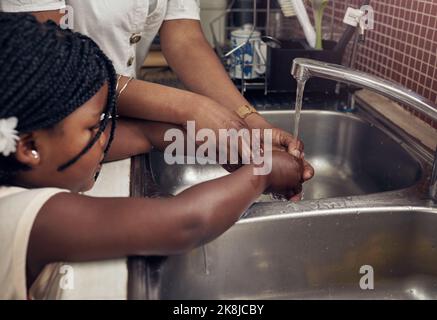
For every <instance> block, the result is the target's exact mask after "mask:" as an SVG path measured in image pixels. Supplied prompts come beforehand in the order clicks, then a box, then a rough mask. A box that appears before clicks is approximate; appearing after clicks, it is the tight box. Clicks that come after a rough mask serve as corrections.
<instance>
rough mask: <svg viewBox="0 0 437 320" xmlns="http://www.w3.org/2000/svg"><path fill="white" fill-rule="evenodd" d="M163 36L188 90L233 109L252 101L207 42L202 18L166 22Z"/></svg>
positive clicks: (170, 59) (168, 54)
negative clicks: (241, 92)
mask: <svg viewBox="0 0 437 320" xmlns="http://www.w3.org/2000/svg"><path fill="white" fill-rule="evenodd" d="M160 35H161V46H162V50H163V53H164V55H165V57H166V59H167V61H168V63H169V64H170V66H171V67H172V69H173V70H174V71H175V72H176V73H177V75H178V77H179V78H180V79H181V80H182V82H183V83H184V85H185V86H186V87H187V88H188V89H190V90H191V91H193V92H196V93H199V94H202V95H205V96H207V97H209V98H211V99H213V100H215V101H217V102H218V103H220V104H222V105H223V106H225V107H226V108H228V109H230V110H235V109H237V108H238V107H239V106H241V105H243V104H246V103H248V102H247V100H246V99H245V98H244V97H243V96H242V95H241V94H240V92H239V91H238V89H237V88H236V87H235V85H234V84H233V82H232V81H231V79H230V78H229V76H228V74H227V73H226V71H225V69H224V67H223V66H222V64H221V62H220V60H219V59H218V57H217V55H216V54H215V52H214V51H213V49H212V48H211V46H210V45H209V44H208V42H207V41H206V39H205V37H204V35H203V33H202V30H201V28H200V24H199V22H198V21H194V20H174V21H166V22H165V23H164V25H163V26H162V28H161V32H160Z"/></svg>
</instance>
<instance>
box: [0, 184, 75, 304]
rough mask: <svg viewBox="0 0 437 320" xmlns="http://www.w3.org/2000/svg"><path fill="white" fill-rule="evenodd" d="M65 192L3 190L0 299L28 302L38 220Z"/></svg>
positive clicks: (0, 203)
mask: <svg viewBox="0 0 437 320" xmlns="http://www.w3.org/2000/svg"><path fill="white" fill-rule="evenodd" d="M60 192H68V191H66V190H62V189H55V188H45V189H33V190H27V189H23V188H17V187H0V256H1V259H0V299H1V300H3V299H20V300H25V299H27V297H28V295H27V289H26V256H27V247H28V243H29V236H30V232H31V231H32V226H33V223H34V221H35V218H36V216H37V214H38V212H39V210H40V209H41V207H42V206H43V205H44V203H46V202H47V200H49V199H50V198H51V197H52V196H54V195H55V194H57V193H60Z"/></svg>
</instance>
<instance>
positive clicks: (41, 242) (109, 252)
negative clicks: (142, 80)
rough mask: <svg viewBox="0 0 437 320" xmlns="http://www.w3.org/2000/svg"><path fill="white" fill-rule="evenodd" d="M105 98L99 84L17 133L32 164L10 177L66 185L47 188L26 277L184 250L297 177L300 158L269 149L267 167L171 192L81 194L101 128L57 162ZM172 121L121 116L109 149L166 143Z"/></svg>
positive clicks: (86, 133)
mask: <svg viewBox="0 0 437 320" xmlns="http://www.w3.org/2000/svg"><path fill="white" fill-rule="evenodd" d="M106 99H107V86H106V85H105V86H104V87H102V89H100V90H99V92H98V93H97V94H96V95H95V96H94V97H93V98H92V99H91V100H89V101H88V102H87V103H85V104H84V105H83V106H81V107H80V108H78V109H77V110H76V111H75V112H73V113H72V114H71V115H70V116H68V117H67V118H65V119H64V120H63V121H62V122H60V123H59V124H57V125H56V126H55V127H54V128H52V129H44V130H38V131H34V132H31V133H29V134H23V135H21V139H20V141H19V143H18V145H17V151H16V154H15V156H16V158H17V160H18V161H20V162H22V163H24V164H26V165H28V166H30V167H31V170H30V171H23V172H20V174H19V175H18V176H17V179H16V181H15V185H18V186H22V187H27V188H43V187H59V188H65V189H68V190H71V191H72V193H67V192H66V193H60V194H57V195H55V196H53V197H52V198H51V199H49V200H48V201H47V202H46V204H45V205H44V206H43V207H42V209H41V210H40V212H39V213H38V215H37V218H36V220H35V222H34V225H33V228H32V232H31V235H30V239H29V247H28V256H27V266H28V284H29V285H30V284H31V283H32V282H33V280H34V279H35V277H36V276H37V275H38V274H39V272H40V271H41V270H42V268H43V267H44V266H45V265H46V264H48V263H51V262H56V261H71V262H76V261H90V260H99V259H110V258H117V257H124V256H128V255H133V254H147V255H169V254H177V253H181V252H185V251H187V250H190V249H192V248H194V247H197V246H199V245H201V244H203V243H205V242H208V241H211V240H213V239H214V238H216V237H217V236H219V235H220V234H221V233H223V232H224V231H225V230H227V229H228V228H229V227H231V226H232V225H233V224H234V223H235V222H236V221H237V220H238V219H239V217H240V216H241V213H242V212H244V211H245V210H246V209H247V208H248V207H249V206H250V204H251V203H253V201H254V200H256V199H257V198H258V197H259V196H260V195H261V194H262V193H263V192H264V191H266V190H270V191H275V192H284V193H290V192H292V190H294V189H295V188H296V187H298V186H299V185H300V184H301V181H302V174H303V164H302V160H301V159H298V158H295V157H293V156H291V155H289V154H288V153H286V152H274V154H273V170H272V172H271V173H270V174H269V175H265V176H257V175H254V165H245V166H243V167H241V168H240V169H238V170H237V171H235V172H234V173H232V174H230V175H228V176H226V177H223V178H220V179H217V180H212V181H209V182H206V183H202V184H199V185H197V186H194V187H192V188H189V189H187V190H185V191H184V192H182V193H180V194H179V195H177V196H175V197H171V198H161V199H148V198H95V197H88V196H83V195H79V194H77V192H81V191H86V190H89V189H90V188H91V187H92V186H93V183H94V175H95V173H96V171H98V170H99V163H100V162H101V160H102V157H103V151H104V148H105V146H106V143H107V138H108V137H107V135H106V134H104V135H102V137H101V139H100V140H99V141H98V142H97V143H96V144H95V145H94V146H93V147H92V148H91V149H90V151H89V152H88V153H87V154H85V155H84V156H83V157H82V158H80V159H79V160H78V161H77V162H76V163H75V164H73V165H72V166H71V167H69V168H67V169H66V170H65V171H62V172H57V168H58V166H59V165H62V164H64V163H65V162H66V161H68V160H70V159H71V158H72V157H74V156H75V155H77V154H78V153H79V152H80V151H81V150H82V149H83V148H84V147H85V145H86V144H87V143H88V141H89V140H90V139H91V138H92V137H93V135H94V134H95V132H96V130H97V129H96V128H97V127H98V123H99V120H100V115H101V112H102V110H103V109H104V106H105V104H106ZM172 126H173V125H171V124H164V123H157V122H142V123H141V122H139V121H138V120H126V121H125V122H123V121H121V122H120V126H119V130H118V131H117V135H116V137H115V140H114V148H111V151H110V153H109V155H108V156H109V158H110V159H121V158H123V157H125V156H131V155H133V154H135V153H136V152H144V151H146V150H148V149H150V147H151V145H152V144H154V145H156V146H157V147H158V148H161V147H163V146H165V143H164V142H163V140H162V136H163V132H165V129H167V128H169V127H172ZM146 128H148V129H149V130H146V131H150V133H149V134H148V135H147V137H145V136H144V134H143V132H144V130H145V129H146ZM119 133H121V134H119ZM128 138H135V139H134V140H135V141H137V142H136V143H134V144H133V147H132V148H126V147H123V145H126V143H125V141H126V139H128ZM146 141H147V142H146ZM153 141H155V142H153ZM32 150H33V151H36V152H37V154H38V157H35V152H32Z"/></svg>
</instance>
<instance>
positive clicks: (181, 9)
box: [164, 0, 200, 20]
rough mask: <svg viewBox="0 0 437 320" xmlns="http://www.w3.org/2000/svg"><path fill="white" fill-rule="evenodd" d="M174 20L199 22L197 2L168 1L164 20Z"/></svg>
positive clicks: (185, 0)
mask: <svg viewBox="0 0 437 320" xmlns="http://www.w3.org/2000/svg"><path fill="white" fill-rule="evenodd" d="M175 19H192V20H200V7H199V0H168V5H167V14H166V15H165V18H164V20H175Z"/></svg>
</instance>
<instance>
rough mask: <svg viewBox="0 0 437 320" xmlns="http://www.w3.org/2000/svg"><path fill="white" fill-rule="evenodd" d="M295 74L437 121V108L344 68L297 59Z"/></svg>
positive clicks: (436, 188) (436, 182)
mask: <svg viewBox="0 0 437 320" xmlns="http://www.w3.org/2000/svg"><path fill="white" fill-rule="evenodd" d="M291 74H292V75H293V77H294V78H295V79H296V80H297V81H306V80H308V79H309V78H311V77H318V78H324V79H329V80H334V81H337V82H342V83H346V84H350V85H355V86H357V87H360V88H365V89H368V90H370V91H373V92H376V93H378V94H380V95H382V96H385V97H387V98H389V99H392V100H394V101H396V102H399V103H401V104H403V105H406V106H408V107H410V108H412V109H414V110H415V111H417V112H419V113H421V114H422V115H425V116H426V117H428V118H430V119H432V120H434V121H437V106H436V105H435V104H434V103H433V102H431V101H430V100H428V99H426V98H424V97H422V96H420V95H419V94H417V93H415V92H414V91H412V90H409V89H407V88H405V87H403V86H401V85H399V84H396V83H394V82H391V81H387V80H384V79H381V78H379V77H375V76H372V75H369V74H367V73H364V72H360V71H356V70H353V69H349V68H346V67H344V66H341V65H336V64H331V63H325V62H321V61H317V60H311V59H304V58H297V59H294V61H293V67H292V69H291ZM429 195H430V197H431V199H433V200H434V201H436V202H437V150H436V152H435V156H434V164H433V171H432V174H431V180H430V187H429Z"/></svg>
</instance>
